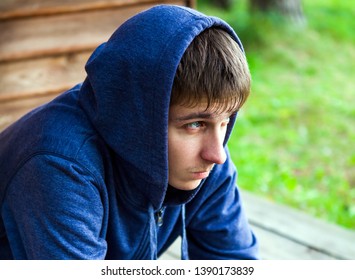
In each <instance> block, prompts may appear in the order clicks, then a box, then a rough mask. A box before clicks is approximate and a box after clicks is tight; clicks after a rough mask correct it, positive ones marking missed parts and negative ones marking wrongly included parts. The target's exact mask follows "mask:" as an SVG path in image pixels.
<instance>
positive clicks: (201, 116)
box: [174, 112, 215, 121]
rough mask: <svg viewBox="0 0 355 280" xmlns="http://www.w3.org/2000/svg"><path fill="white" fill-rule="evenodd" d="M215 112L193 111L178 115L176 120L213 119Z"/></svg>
mask: <svg viewBox="0 0 355 280" xmlns="http://www.w3.org/2000/svg"><path fill="white" fill-rule="evenodd" d="M213 116H215V114H212V113H203V112H202V113H191V114H188V115H185V116H181V117H177V118H175V119H174V121H188V120H193V119H212V118H213Z"/></svg>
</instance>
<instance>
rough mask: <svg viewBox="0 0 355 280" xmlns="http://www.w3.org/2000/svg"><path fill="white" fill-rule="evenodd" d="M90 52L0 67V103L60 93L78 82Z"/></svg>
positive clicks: (81, 77)
mask: <svg viewBox="0 0 355 280" xmlns="http://www.w3.org/2000/svg"><path fill="white" fill-rule="evenodd" d="M90 54H91V52H83V53H76V54H68V55H61V56H56V57H47V58H40V59H31V60H24V61H16V62H14V63H2V64H0V88H1V89H0V107H1V102H4V101H9V100H12V99H18V98H27V97H31V96H39V95H48V94H54V93H60V92H62V91H64V90H67V89H69V88H71V87H72V86H73V85H75V84H77V83H79V82H82V81H83V80H84V78H85V76H86V73H85V70H84V66H85V63H86V61H87V60H88V58H89V56H90Z"/></svg>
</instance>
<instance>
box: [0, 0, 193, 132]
mask: <svg viewBox="0 0 355 280" xmlns="http://www.w3.org/2000/svg"><path fill="white" fill-rule="evenodd" d="M157 4H177V5H184V6H194V1H193V0H190V1H188V0H162V1H159V0H31V1H23V0H6V1H0V30H1V32H0V131H1V130H3V129H4V128H5V127H7V126H8V125H10V124H11V123H12V122H14V121H15V120H17V119H18V118H19V117H20V116H22V115H23V114H25V113H26V112H28V111H29V110H31V109H33V108H34V107H37V106H39V105H41V104H43V103H45V102H47V101H49V100H51V99H53V98H54V97H55V96H56V95H57V94H59V93H61V92H63V91H64V90H67V89H69V88H71V87H72V86H74V85H75V84H76V83H78V82H81V81H83V79H84V77H85V72H84V65H85V62H86V61H87V59H88V57H89V55H90V54H91V53H92V51H93V50H94V49H95V48H96V47H97V46H98V45H99V44H101V43H102V42H104V41H106V40H107V39H108V38H109V36H110V35H111V34H112V33H113V32H114V30H115V29H116V28H117V27H118V26H119V25H120V24H122V23H123V22H124V21H125V20H126V19H127V18H129V17H131V16H133V15H134V14H136V13H138V12H140V11H142V10H145V9H148V8H149V7H151V6H154V5H157Z"/></svg>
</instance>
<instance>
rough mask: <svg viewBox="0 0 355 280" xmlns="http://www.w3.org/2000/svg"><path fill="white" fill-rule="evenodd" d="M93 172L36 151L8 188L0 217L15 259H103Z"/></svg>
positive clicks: (99, 201) (100, 214)
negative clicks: (38, 153) (35, 154)
mask: <svg viewBox="0 0 355 280" xmlns="http://www.w3.org/2000/svg"><path fill="white" fill-rule="evenodd" d="M95 185H96V182H95V179H94V177H93V176H92V175H91V174H90V173H89V172H88V171H87V170H86V169H85V168H84V167H82V166H80V165H79V164H77V163H75V162H73V161H71V160H69V159H65V158H63V157H59V156H53V155H37V156H34V157H32V158H31V159H30V160H29V161H27V162H26V163H25V164H24V165H23V166H22V167H21V168H20V169H19V170H18V172H17V173H16V175H15V177H14V178H13V179H12V182H11V184H10V186H9V187H8V190H7V194H6V198H5V201H4V207H3V210H2V217H3V220H4V225H5V230H6V233H7V238H8V240H9V243H10V246H11V250H12V254H13V256H14V258H16V259H103V258H104V257H105V254H106V241H105V240H104V234H105V233H104V232H103V231H102V228H103V223H104V220H105V219H104V216H105V211H104V208H103V205H102V199H101V195H102V193H100V191H99V190H98V188H97V187H95Z"/></svg>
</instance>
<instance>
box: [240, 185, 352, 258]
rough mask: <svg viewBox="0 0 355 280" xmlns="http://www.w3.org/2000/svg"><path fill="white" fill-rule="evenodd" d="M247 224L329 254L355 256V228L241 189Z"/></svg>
mask: <svg viewBox="0 0 355 280" xmlns="http://www.w3.org/2000/svg"><path fill="white" fill-rule="evenodd" d="M242 197H243V201H244V204H245V208H246V211H247V215H248V218H249V220H250V223H251V224H252V225H253V226H254V227H257V228H261V229H263V230H266V231H269V232H271V233H273V234H275V235H279V236H282V237H284V238H286V239H289V240H291V241H293V242H294V243H298V244H300V245H303V246H305V247H308V248H310V249H312V250H314V251H318V252H320V253H322V254H326V255H329V256H330V257H331V258H335V259H355V246H354V241H355V231H352V230H347V229H345V228H342V227H340V226H337V225H334V224H330V223H326V222H324V221H323V220H319V219H316V218H314V217H311V216H309V215H306V214H305V213H302V212H301V211H297V210H295V209H291V208H289V207H286V206H282V205H278V204H275V203H272V202H270V201H267V200H265V199H262V198H260V197H257V196H255V195H251V194H250V193H248V192H246V191H243V192H242Z"/></svg>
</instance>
